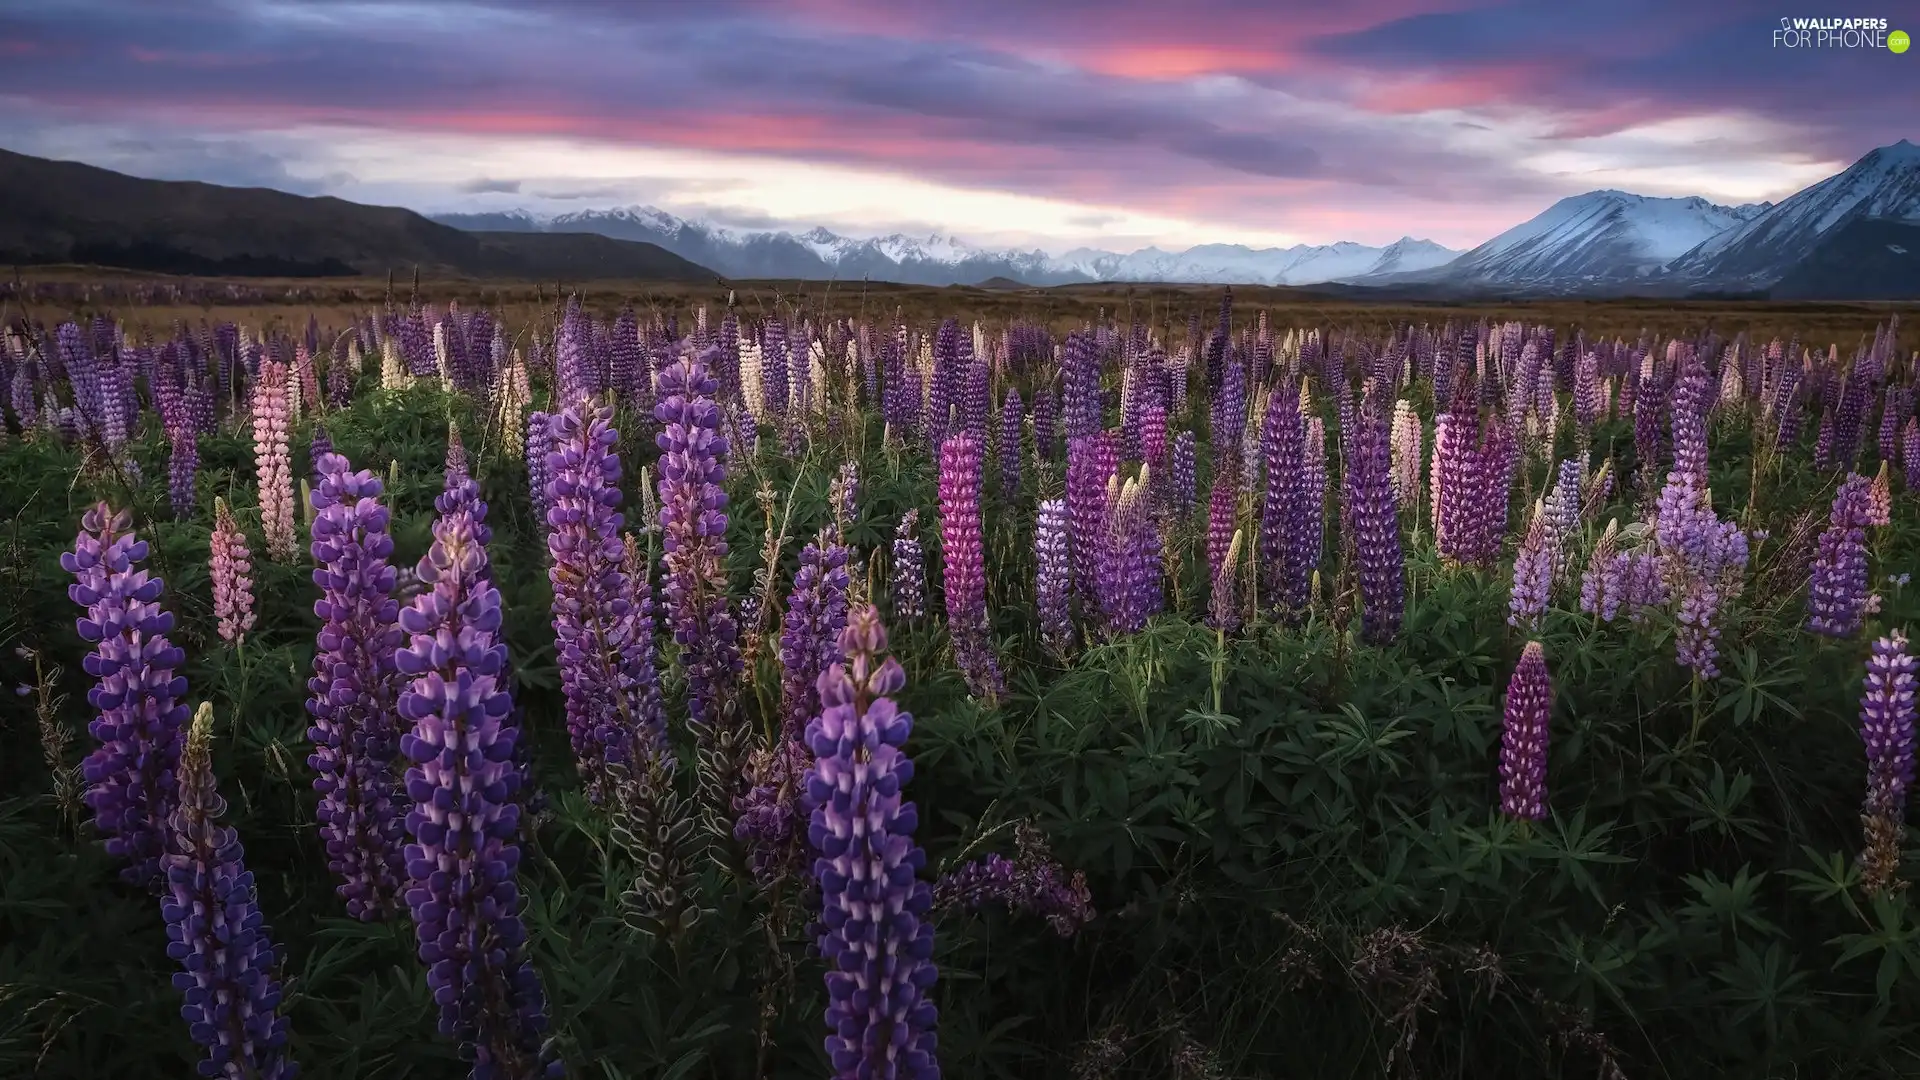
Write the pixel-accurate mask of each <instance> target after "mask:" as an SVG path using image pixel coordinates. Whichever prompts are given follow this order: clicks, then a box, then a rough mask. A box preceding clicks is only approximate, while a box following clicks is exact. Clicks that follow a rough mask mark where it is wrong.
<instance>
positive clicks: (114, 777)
mask: <svg viewBox="0 0 1920 1080" xmlns="http://www.w3.org/2000/svg"><path fill="white" fill-rule="evenodd" d="M132 523H133V515H132V514H131V513H129V512H128V511H125V510H122V511H120V512H118V513H115V512H114V511H113V510H112V509H110V508H109V507H108V506H107V504H106V503H96V504H95V505H94V506H93V507H92V508H91V509H89V510H88V511H87V512H86V513H85V514H83V515H81V518H80V532H79V534H78V535H77V536H75V537H74V542H73V550H72V551H70V552H65V553H63V554H62V555H61V556H60V568H61V569H62V570H65V571H66V572H67V573H69V574H72V575H73V576H74V579H75V583H74V584H73V585H71V586H69V587H68V588H67V595H68V596H69V597H70V598H71V599H72V600H73V602H74V603H75V604H78V605H80V606H81V607H83V608H85V609H86V614H85V615H84V616H82V617H81V618H80V619H79V620H78V621H77V622H76V623H75V625H76V627H77V628H78V630H79V632H80V638H81V640H82V641H88V642H92V643H93V645H94V649H93V651H92V652H91V653H88V654H87V657H86V659H85V661H84V662H83V665H82V666H83V667H84V668H85V669H86V672H87V674H89V675H91V676H93V677H94V678H95V679H96V680H98V682H96V684H95V685H94V686H92V687H91V688H89V689H88V690H87V704H88V705H90V706H92V707H93V708H94V709H95V710H97V713H96V715H95V717H94V719H93V721H92V722H91V723H89V724H88V725H87V731H88V733H89V734H91V735H92V736H93V737H94V739H95V740H97V741H98V743H99V745H98V746H97V747H95V748H94V750H93V752H92V753H90V754H88V755H87V759H86V761H85V762H83V763H82V764H81V766H80V771H81V775H82V777H83V778H84V779H85V780H86V783H87V793H86V804H87V806H88V807H90V808H91V809H92V810H93V818H94V824H95V826H96V827H98V828H99V830H100V832H101V833H102V834H103V835H104V837H105V839H106V849H107V853H108V854H109V855H112V856H114V857H115V858H117V859H121V860H123V861H124V862H125V864H126V865H124V866H123V867H122V868H121V870H120V876H121V878H122V879H123V880H125V881H127V882H128V883H130V884H134V885H138V886H141V887H144V888H154V887H156V886H158V885H159V884H160V881H161V853H162V852H163V850H164V849H165V832H166V821H167V817H168V815H170V814H171V813H173V809H174V806H175V805H176V801H177V792H176V788H175V781H176V777H175V769H176V768H177V767H178V764H179V761H180V747H181V742H182V738H183V731H182V729H183V728H184V727H185V725H186V720H187V707H186V706H185V705H184V704H181V702H180V699H181V698H182V697H184V696H185V695H186V692H187V680H186V678H185V677H184V676H181V675H176V674H175V671H176V670H178V669H179V667H180V666H181V665H182V663H184V661H185V660H186V651H185V650H184V649H181V648H180V647H178V646H176V645H173V644H172V643H171V642H169V641H168V640H167V634H169V633H170V632H172V630H173V613H172V612H169V611H165V610H162V609H161V607H160V604H159V599H160V595H161V591H162V589H163V588H164V587H165V586H164V584H163V583H162V581H161V580H160V579H159V578H157V577H152V576H150V575H149V574H148V573H147V571H145V570H142V569H140V568H139V565H138V564H139V563H141V562H143V561H145V559H146V557H147V551H148V549H147V542H146V541H144V540H141V539H139V538H138V537H136V536H135V535H134V533H133V531H132V528H131V526H132Z"/></svg>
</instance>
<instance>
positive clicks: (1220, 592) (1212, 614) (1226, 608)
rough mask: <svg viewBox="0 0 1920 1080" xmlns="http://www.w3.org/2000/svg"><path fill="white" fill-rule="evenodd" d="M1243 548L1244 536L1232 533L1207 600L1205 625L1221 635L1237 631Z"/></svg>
mask: <svg viewBox="0 0 1920 1080" xmlns="http://www.w3.org/2000/svg"><path fill="white" fill-rule="evenodd" d="M1245 546H1246V532H1245V531H1244V530H1242V529H1235V530H1233V539H1232V540H1230V541H1228V542H1227V554H1226V557H1225V558H1223V559H1221V560H1220V569H1219V570H1218V571H1217V572H1216V573H1215V574H1214V575H1213V588H1212V590H1211V591H1210V592H1209V593H1208V597H1207V625H1208V626H1210V627H1212V628H1213V629H1215V630H1218V631H1220V632H1221V633H1223V634H1231V633H1234V632H1235V631H1237V630H1239V629H1240V623H1241V618H1240V553H1241V549H1242V548H1244V547H1245Z"/></svg>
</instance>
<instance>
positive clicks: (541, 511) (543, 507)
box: [526, 412, 553, 522]
mask: <svg viewBox="0 0 1920 1080" xmlns="http://www.w3.org/2000/svg"><path fill="white" fill-rule="evenodd" d="M550 420H551V417H550V416H549V415H548V414H546V413H544V412H532V413H528V414H527V435H526V447H527V497H528V499H529V500H530V501H531V502H532V503H533V513H534V516H535V517H536V518H538V519H539V520H541V521H543V522H544V521H546V520H547V480H548V479H549V477H548V476H547V454H548V452H549V451H550V450H551V449H552V448H553V447H552V444H553V436H552V433H551V430H550Z"/></svg>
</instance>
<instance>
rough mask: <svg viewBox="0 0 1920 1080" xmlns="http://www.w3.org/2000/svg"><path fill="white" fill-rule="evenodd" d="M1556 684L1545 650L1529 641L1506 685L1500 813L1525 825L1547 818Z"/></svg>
mask: <svg viewBox="0 0 1920 1080" xmlns="http://www.w3.org/2000/svg"><path fill="white" fill-rule="evenodd" d="M1552 712H1553V683H1552V680H1551V678H1550V676H1549V675H1548V673H1547V656H1546V650H1545V649H1543V648H1542V647H1541V645H1540V643H1539V642H1537V641H1529V642H1527V647H1526V650H1525V651H1524V652H1522V653H1521V654H1520V662H1519V663H1518V664H1516V665H1514V669H1513V678H1512V679H1511V680H1510V681H1509V682H1508V683H1507V705H1506V713H1505V718H1504V721H1503V723H1502V727H1501V737H1500V812H1501V813H1503V814H1506V815H1507V816H1508V817H1511V818H1516V819H1519V820H1522V821H1542V820H1544V819H1545V818H1546V816H1547V742H1548V738H1549V735H1550V725H1549V721H1550V719H1551V716H1552Z"/></svg>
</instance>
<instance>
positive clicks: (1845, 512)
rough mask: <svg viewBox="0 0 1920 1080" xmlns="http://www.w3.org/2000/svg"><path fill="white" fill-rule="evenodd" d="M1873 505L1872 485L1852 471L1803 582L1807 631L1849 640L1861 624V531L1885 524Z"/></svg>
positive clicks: (1864, 605) (1863, 544) (1864, 600)
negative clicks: (1870, 526)
mask: <svg viewBox="0 0 1920 1080" xmlns="http://www.w3.org/2000/svg"><path fill="white" fill-rule="evenodd" d="M1873 504H1874V499H1873V495H1872V481H1869V480H1868V479H1867V478H1866V477H1864V476H1861V475H1859V474H1857V473H1856V474H1854V475H1852V476H1849V477H1847V480H1846V482H1845V483H1843V484H1842V485H1840V491H1839V493H1838V494H1837V495H1835V496H1834V498H1833V510H1832V512H1831V513H1830V514H1829V515H1828V518H1827V521H1828V525H1827V528H1826V530H1825V531H1824V532H1822V533H1821V534H1820V539H1819V541H1818V544H1819V549H1818V550H1819V553H1818V554H1817V555H1815V556H1814V560H1813V568H1812V572H1811V574H1810V576H1809V578H1808V581H1807V629H1809V630H1812V631H1813V632H1814V633H1816V634H1824V635H1826V636H1827V637H1851V636H1852V635H1854V634H1857V633H1859V632H1860V628H1861V626H1862V625H1864V623H1865V621H1866V609H1867V543H1866V530H1867V526H1869V525H1878V524H1885V521H1884V519H1881V518H1880V517H1878V515H1876V513H1875V509H1876V508H1875V507H1874V505H1873Z"/></svg>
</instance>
